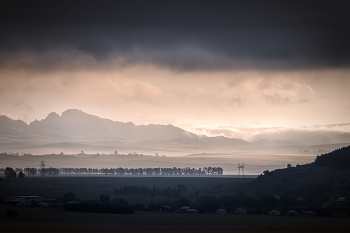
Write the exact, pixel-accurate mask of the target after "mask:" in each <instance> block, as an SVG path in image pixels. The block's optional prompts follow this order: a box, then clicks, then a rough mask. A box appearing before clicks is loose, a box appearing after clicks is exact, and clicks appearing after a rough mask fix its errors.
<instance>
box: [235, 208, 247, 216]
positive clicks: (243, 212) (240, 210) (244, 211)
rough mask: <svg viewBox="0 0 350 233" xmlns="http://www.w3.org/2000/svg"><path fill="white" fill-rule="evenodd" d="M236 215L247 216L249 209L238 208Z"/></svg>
mask: <svg viewBox="0 0 350 233" xmlns="http://www.w3.org/2000/svg"><path fill="white" fill-rule="evenodd" d="M235 214H239V215H246V214H247V209H246V208H242V207H240V208H237V209H235Z"/></svg>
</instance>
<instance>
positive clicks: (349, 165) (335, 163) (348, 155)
mask: <svg viewBox="0 0 350 233" xmlns="http://www.w3.org/2000/svg"><path fill="white" fill-rule="evenodd" d="M315 165H316V166H324V167H331V168H336V169H350V146H347V147H343V148H340V149H337V150H334V151H332V152H329V153H327V154H322V155H318V156H317V157H316V159H315Z"/></svg>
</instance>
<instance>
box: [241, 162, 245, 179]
mask: <svg viewBox="0 0 350 233" xmlns="http://www.w3.org/2000/svg"><path fill="white" fill-rule="evenodd" d="M241 168H242V172H243V178H244V168H245V166H244V163H243V164H242V166H241Z"/></svg>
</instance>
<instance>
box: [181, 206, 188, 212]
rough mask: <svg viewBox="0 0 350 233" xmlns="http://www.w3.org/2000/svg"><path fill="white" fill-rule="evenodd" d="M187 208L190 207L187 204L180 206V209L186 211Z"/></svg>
mask: <svg viewBox="0 0 350 233" xmlns="http://www.w3.org/2000/svg"><path fill="white" fill-rule="evenodd" d="M188 209H190V207H189V206H186V205H185V206H182V207H181V208H180V210H181V211H186V210H188Z"/></svg>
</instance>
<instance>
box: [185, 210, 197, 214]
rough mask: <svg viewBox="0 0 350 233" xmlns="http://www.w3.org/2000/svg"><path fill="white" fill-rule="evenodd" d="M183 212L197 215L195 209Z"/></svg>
mask: <svg viewBox="0 0 350 233" xmlns="http://www.w3.org/2000/svg"><path fill="white" fill-rule="evenodd" d="M185 212H186V213H192V214H197V213H198V210H196V209H187V210H186V211H185Z"/></svg>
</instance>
